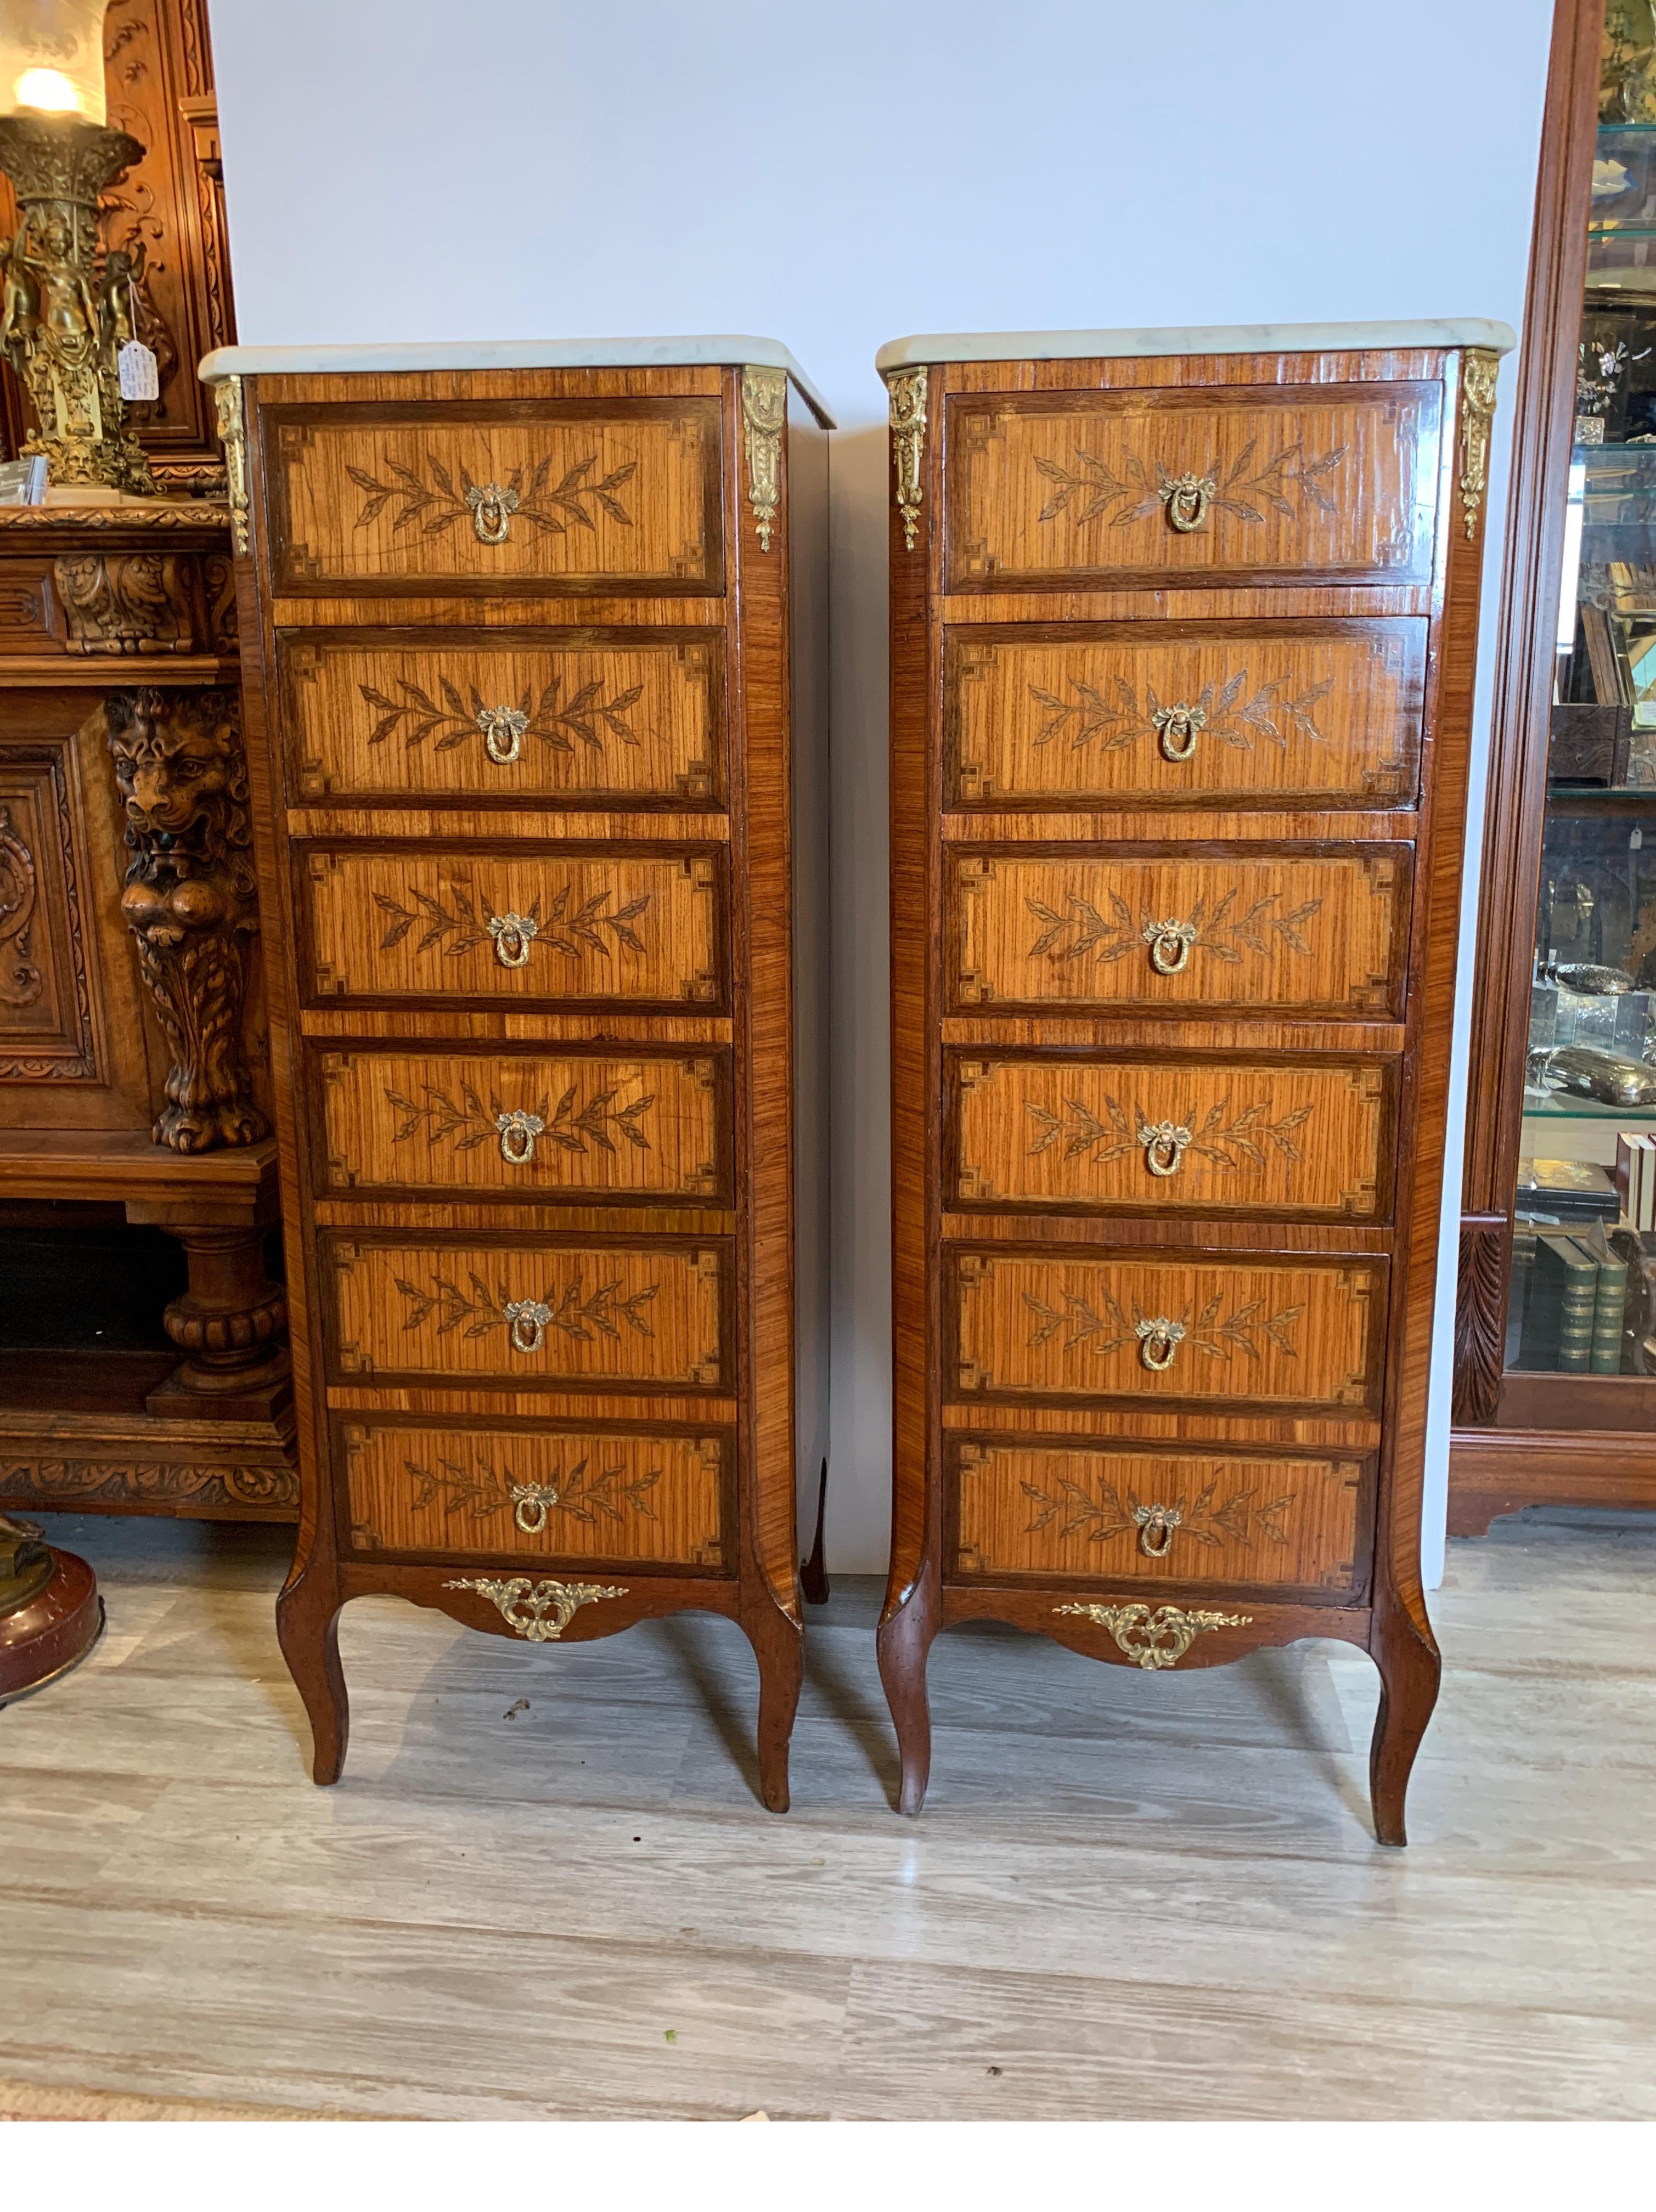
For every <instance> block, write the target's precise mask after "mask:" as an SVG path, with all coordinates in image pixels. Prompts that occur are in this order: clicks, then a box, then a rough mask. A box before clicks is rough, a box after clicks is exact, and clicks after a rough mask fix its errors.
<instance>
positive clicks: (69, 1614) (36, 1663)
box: [0, 1522, 104, 1705]
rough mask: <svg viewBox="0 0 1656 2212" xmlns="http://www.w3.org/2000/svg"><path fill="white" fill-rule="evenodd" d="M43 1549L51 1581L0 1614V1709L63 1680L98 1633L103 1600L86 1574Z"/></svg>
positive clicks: (80, 1563) (74, 1562) (68, 1556)
mask: <svg viewBox="0 0 1656 2212" xmlns="http://www.w3.org/2000/svg"><path fill="white" fill-rule="evenodd" d="M11 1525H12V1526H13V1527H15V1526H16V1525H17V1524H16V1523H15V1522H14V1523H12V1524H11ZM43 1548H44V1549H45V1550H46V1557H47V1558H48V1559H50V1561H51V1564H52V1572H51V1575H50V1576H49V1577H47V1578H46V1580H45V1581H43V1583H41V1585H40V1589H37V1590H36V1591H35V1592H34V1594H33V1595H32V1596H30V1597H28V1598H27V1599H25V1600H24V1601H23V1603H22V1604H21V1605H17V1606H14V1607H12V1608H11V1609H10V1610H9V1611H8V1612H3V1613H0V1705H7V1704H9V1702H10V1700H11V1699H14V1698H21V1697H24V1696H27V1694H28V1692H31V1691H33V1690H43V1689H44V1688H45V1687H46V1685H47V1684H48V1683H49V1682H55V1681H57V1680H58V1679H59V1678H60V1677H61V1676H62V1675H64V1674H68V1672H69V1671H70V1668H71V1667H76V1666H78V1665H79V1663H80V1662H81V1661H82V1659H84V1658H85V1656H86V1655H87V1653H88V1651H90V1650H91V1649H92V1647H93V1645H94V1644H95V1643H96V1642H97V1640H98V1638H99V1637H100V1636H101V1635H102V1633H103V1625H104V1606H103V1600H102V1598H101V1597H100V1596H99V1595H98V1579H97V1577H96V1576H95V1575H94V1573H93V1571H92V1570H91V1568H90V1567H89V1566H88V1565H87V1563H86V1561H85V1560H84V1559H80V1558H79V1557H77V1556H76V1553H73V1552H59V1551H55V1550H52V1548H51V1547H43Z"/></svg>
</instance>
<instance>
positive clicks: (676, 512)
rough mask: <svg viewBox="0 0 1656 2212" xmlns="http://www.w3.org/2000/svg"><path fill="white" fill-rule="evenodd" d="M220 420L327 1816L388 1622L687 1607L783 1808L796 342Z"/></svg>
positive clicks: (222, 362) (802, 837)
mask: <svg viewBox="0 0 1656 2212" xmlns="http://www.w3.org/2000/svg"><path fill="white" fill-rule="evenodd" d="M732 346H734V347H736V348H738V349H739V350H737V351H735V352H734V353H733V352H731V351H728V350H724V349H727V348H730V347H732ZM679 348H682V349H685V350H683V351H679V350H675V349H679ZM203 374H204V376H205V377H208V378H210V379H213V380H216V384H217V391H218V396H219V404H220V410H221V419H222V421H223V422H225V423H226V424H227V426H231V427H230V428H229V429H228V437H227V453H228V461H229V468H230V483H231V489H232V497H233V501H245V502H246V511H245V513H241V512H240V509H239V520H238V525H237V527H238V532H239V533H240V536H241V544H242V550H244V551H245V552H248V554H249V557H248V558H247V559H246V560H245V561H243V562H240V564H239V599H240V610H241V625H242V627H241V644H242V656H243V658H242V667H243V678H244V685H245V699H246V711H247V724H248V736H249V755H248V766H249V772H250V775H251V777H252V781H253V796H254V820H255V831H256V844H257V850H258V856H259V874H260V881H261V890H262V902H263V907H264V912H265V924H266V928H267V932H268V933H269V937H270V943H271V954H272V957H271V963H270V982H271V1047H272V1053H273V1061H274V1073H275V1085H274V1089H275V1097H276V1112H277V1136H278V1140H279V1144H280V1147H281V1169H282V1202H283V1218H284V1221H285V1223H286V1225H287V1230H288V1239H287V1243H288V1250H289V1255H290V1260H289V1274H290V1281H291V1285H292V1287H293V1291H294V1294H295V1295H294V1301H293V1358H294V1376H295V1389H296V1392H297V1395H298V1401H299V1411H300V1428H299V1444H300V1461H301V1478H302V1504H301V1534H300V1543H299V1552H298V1556H297V1559H296V1560H295V1568H294V1572H293V1575H292V1577H291V1578H290V1579H289V1584H288V1587H287V1589H285V1590H284V1592H283V1595H282V1599H281V1601H280V1604H279V1607H278V1626H279V1630H280V1634H281V1638H282V1645H283V1651H284V1653H285V1654H286V1656H287V1660H288V1663H289V1667H290V1668H292V1670H293V1674H294V1676H295V1680H296V1681H297V1682H298V1684H299V1686H300V1689H301V1692H302V1694H303V1696H304V1699H305V1702H306V1705H307V1710H308V1711H309V1714H310V1718H311V1725H312V1729H313V1733H314V1741H315V1767H314V1771H315V1776H316V1779H317V1780H318V1781H319V1782H331V1781H332V1780H334V1779H335V1778H337V1777H338V1773H339V1771H340V1766H341V1763H342V1760H343V1758H344V1745H345V1729H346V1698H345V1687H344V1679H343V1676H342V1674H341V1671H340V1667H339V1662H338V1646H337V1640H336V1624H337V1620H338V1613H339V1609H340V1607H341V1606H342V1605H343V1604H344V1602H345V1601H347V1600H349V1599H350V1598H352V1597H356V1596H361V1595H367V1594H369V1593H374V1592H394V1593H397V1594H399V1595H403V1596H405V1597H408V1598H411V1599H412V1600H414V1601H416V1602H417V1603H419V1604H423V1605H429V1606H435V1607H441V1609H442V1610H443V1611H445V1612H447V1613H451V1614H453V1615H454V1618H455V1619H457V1620H461V1621H464V1622H466V1623H467V1624H468V1625H470V1626H473V1627H476V1628H482V1629H489V1630H492V1631H493V1632H496V1633H497V1634H502V1635H512V1636H518V1637H521V1638H527V1639H528V1640H529V1641H531V1642H535V1643H541V1642H545V1641H549V1640H555V1639H557V1638H566V1639H569V1640H574V1639H575V1638H587V1637H592V1636H600V1635H605V1634H607V1633H609V1632H612V1631H614V1630H616V1629H619V1628H624V1627H626V1626H629V1625H630V1623H632V1622H634V1621H636V1620H640V1619H641V1618H643V1617H645V1616H647V1615H654V1614H662V1613H671V1612H674V1611H677V1610H679V1609H682V1608H684V1607H700V1608H702V1609H704V1610H708V1611H711V1612H715V1613H724V1614H726V1615H728V1616H729V1617H730V1618H732V1619H734V1620H736V1621H738V1622H739V1623H740V1626H741V1627H742V1628H743V1630H744V1631H745V1632H746V1634H747V1636H748V1637H749V1638H750V1639H751V1641H752V1644H753V1646H754V1649H755V1651H756V1653H757V1655H758V1662H759V1675H760V1704H759V1759H760V1772H761V1784H762V1790H763V1794H764V1801H765V1802H766V1803H767V1804H768V1805H770V1806H771V1807H772V1808H775V1809H777V1810H781V1809H783V1808H785V1807H786V1805H787V1802H788V1783H787V1762H788V1736H789V1733H790V1730H791V1728H792V1724H793V1714H794V1709H795V1701H796V1699H797V1696H798V1692H799V1683H800V1610H799V1595H798V1584H797V1578H796V1572H795V1474H794V1469H795V1372H794V1370H795V1303H796V1275H795V1268H794V1265H793V1258H794V1248H795V1241H796V1237H797V1242H798V1243H799V1247H800V1265H799V1268H798V1271H797V1292H798V1304H799V1306H800V1316H801V1317H800V1335H801V1346H802V1357H801V1378H800V1389H799V1393H798V1395H799V1398H800V1410H799V1426H800V1440H801V1451H802V1453H803V1454H804V1455H806V1459H807V1467H809V1468H812V1469H813V1470H814V1462H815V1456H816V1455H817V1453H818V1451H819V1449H820V1441H821V1427H822V1419H823V1409H822V1403H821V1395H822V1393H821V1383H822V1372H821V1357H822V1354H821V1346H822V1336H823V1320H824V1316H823V1314H822V1311H821V1303H822V1299H821V1292H822V1279H821V1278H822V1267H823V1262H824V1258H825V1241H824V1238H823V1235H822V1221H821V1193H822V1185H821V1157H820V1150H819V1146H816V1145H815V1144H814V1143H813V1142H812V1141H810V1140H809V1139H808V1136H807V1132H806V1130H805V1128H804V1127H802V1126H801V1133H800V1139H799V1143H798V1147H797V1149H798V1152H799V1154H800V1163H799V1164H800V1200H799V1203H798V1205H797V1206H796V1205H795V1171H794V1153H795V1103H794V1098H795V1067H796V1058H797V1068H798V1083H797V1089H798V1093H799V1097H800V1099H801V1108H802V1109H809V1108H811V1107H813V1105H814V1104H815V1103H816V1101H817V1099H818V1097H819V1093H820V1089H821V1079H822V1073H823V1065H822V1039H821V1028H820V1024H821V1018H822V1008H823V1006H824V1004H825V1001H824V999H823V995H822V994H821V992H820V989H819V983H818V981H817V974H818V965H819V963H818V960H817V957H816V948H818V947H819V946H820V945H821V943H822V941H823V940H822V937H821V932H820V927H819V925H817V924H815V923H814V922H813V921H812V920H811V917H812V915H813V909H814V910H816V911H818V912H819V910H820V906H821V903H822V895H823V882H822V848H821V840H822V835H823V829H824V824H825V819H826V808H825V799H824V793H823V788H822V777H823V774H824V765H825V744H824V738H823V732H822V728H821V704H820V693H821V687H822V682H823V676H824V663H823V645H824V640H825V625H824V618H823V614H822V604H823V574H824V568H823V564H824V557H825V544H826V514H825V451H826V441H825V436H824V435H823V429H822V428H821V424H822V422H824V420H825V418H823V417H822V416H821V412H820V409H819V407H818V406H817V405H816V404H815V403H814V402H813V400H811V398H809V395H808V391H807V387H805V386H804V385H803V382H802V380H801V378H800V375H799V373H798V371H797V369H796V368H795V367H794V365H793V363H792V362H791V361H790V360H789V358H788V356H787V355H786V354H784V353H783V352H782V350H781V349H780V348H778V347H776V346H774V345H771V344H770V343H768V342H764V341H760V340H746V339H744V340H735V341H732V340H722V341H709V342H708V343H706V344H705V345H704V346H703V347H701V348H700V349H699V350H698V349H697V348H696V347H695V346H694V343H693V342H691V341H686V340H672V341H661V342H654V341H639V342H636V343H633V344H630V345H612V346H609V347H601V346H600V347H582V346H579V345H573V344H548V345H545V346H513V347H481V346H476V347H468V346H456V347H452V348H432V349H425V348H411V347H374V348H369V349H350V348H344V349H318V350H315V351H312V350H310V349H278V350H277V351H276V352H275V353H273V354H271V355H265V354H262V353H260V352H259V351H258V350H257V349H243V350H239V351H238V350H232V351H229V352H227V353H223V354H220V355H217V356H213V357H212V358H210V360H209V361H208V362H205V363H204V366H203ZM790 697H791V705H790ZM790 756H791V757H790ZM790 790H791V793H792V805H793V807H794V809H795V813H796V817H797V820H796V821H795V815H794V814H790ZM790 848H792V849H791V850H790ZM795 890H797V894H798V904H799V908H800V911H801V914H802V915H804V916H805V917H806V920H807V924H808V925H809V926H808V927H802V928H801V930H800V931H799V933H797V937H796V934H795V930H794V927H793V909H794V904H795ZM795 962H797V964H798V967H799V971H800V972H799V975H798V977H797V979H795V975H794V973H793V969H794V965H795ZM795 998H797V999H798V1000H799V1001H800V1004H801V1019H800V1021H799V1023H798V1024H797V1025H796V1024H795V1020H794V1016H793V1009H792V1006H791V1004H790V1000H793V999H795ZM796 1027H797V1030H798V1036H797V1040H796V1036H795V1030H796ZM804 1118H805V1115H804V1112H803V1110H802V1112H801V1123H803V1121H804Z"/></svg>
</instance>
